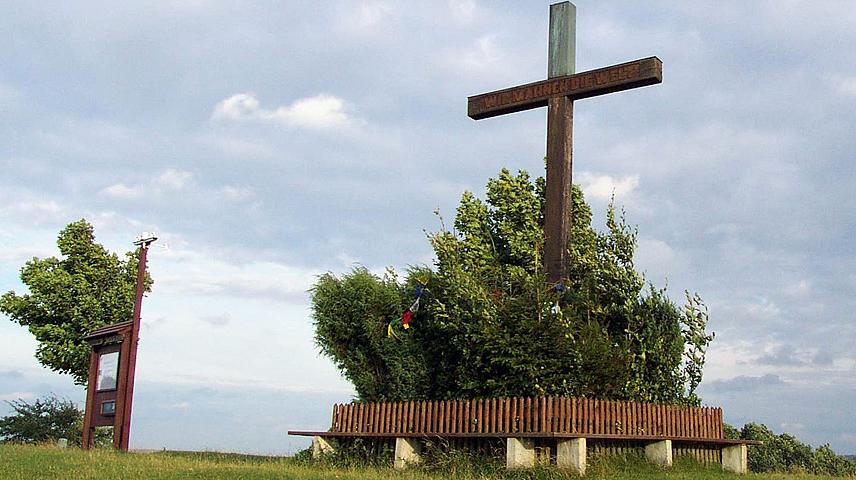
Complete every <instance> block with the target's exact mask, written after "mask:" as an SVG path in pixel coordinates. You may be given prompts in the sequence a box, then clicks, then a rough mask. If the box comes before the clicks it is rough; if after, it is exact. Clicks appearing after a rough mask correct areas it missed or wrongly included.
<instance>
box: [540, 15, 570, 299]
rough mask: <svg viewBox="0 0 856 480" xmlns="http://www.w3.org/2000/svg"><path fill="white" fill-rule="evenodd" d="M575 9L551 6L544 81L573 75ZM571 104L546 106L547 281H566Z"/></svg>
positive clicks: (556, 100) (563, 100) (560, 99)
mask: <svg viewBox="0 0 856 480" xmlns="http://www.w3.org/2000/svg"><path fill="white" fill-rule="evenodd" d="M576 14H577V9H576V7H575V6H574V4H572V3H570V2H562V3H557V4H555V5H550V46H549V60H548V67H547V78H555V77H562V76H566V75H573V74H574V72H575V65H574V63H575V58H574V57H575V47H576V45H575V44H576V39H575V36H576ZM573 124H574V101H573V100H571V98H570V97H568V96H565V95H561V96H555V97H551V98H550V99H549V100H548V103H547V191H546V199H545V202H546V205H545V208H544V210H545V211H544V265H545V267H546V270H547V281H548V282H550V283H551V284H559V283H564V282H566V281H567V279H568V275H569V267H570V258H569V257H570V251H569V250H568V242H569V241H570V235H571V210H572V207H573V202H572V199H571V168H572V165H573Z"/></svg>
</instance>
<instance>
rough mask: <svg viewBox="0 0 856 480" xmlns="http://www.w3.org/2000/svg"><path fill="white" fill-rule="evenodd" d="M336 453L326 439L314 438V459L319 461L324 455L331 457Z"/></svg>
mask: <svg viewBox="0 0 856 480" xmlns="http://www.w3.org/2000/svg"><path fill="white" fill-rule="evenodd" d="M335 451H336V450H335V449H334V448H333V445H332V444H331V443H330V441H329V440H327V439H326V438H324V437H319V436H314V437H312V458H315V459H318V458H321V457H322V456H323V455H330V454H331V453H333V452H335Z"/></svg>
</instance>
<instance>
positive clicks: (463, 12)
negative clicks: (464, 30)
mask: <svg viewBox="0 0 856 480" xmlns="http://www.w3.org/2000/svg"><path fill="white" fill-rule="evenodd" d="M449 9H450V10H451V11H452V18H453V19H455V20H457V21H459V22H469V21H470V20H472V18H473V16H474V15H475V12H476V2H475V1H474V0H449Z"/></svg>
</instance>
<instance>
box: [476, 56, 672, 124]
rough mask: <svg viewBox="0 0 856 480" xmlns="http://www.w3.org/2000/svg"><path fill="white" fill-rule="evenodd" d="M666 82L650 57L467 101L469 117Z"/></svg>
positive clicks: (514, 110)
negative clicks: (558, 98) (553, 100)
mask: <svg viewBox="0 0 856 480" xmlns="http://www.w3.org/2000/svg"><path fill="white" fill-rule="evenodd" d="M662 81H663V63H662V62H661V61H660V59H659V58H657V57H648V58H643V59H639V60H633V61H631V62H627V63H622V64H618V65H612V66H609V67H605V68H599V69H596V70H589V71H587V72H581V73H577V74H575V75H567V76H562V77H555V78H551V79H548V80H542V81H539V82H533V83H529V84H526V85H520V86H517V87H511V88H507V89H504V90H497V91H493V92H489V93H484V94H481V95H473V96H471V97H468V98H467V115H468V116H469V117H470V118H472V119H474V120H481V119H483V118H490V117H495V116H497V115H503V114H506V113H513V112H520V111H523V110H529V109H532V108H538V107H544V106H546V105H547V103H548V101H549V99H550V98H554V97H563V98H569V99H572V100H578V99H582V98H588V97H593V96H597V95H605V94H607V93H613V92H619V91H621V90H628V89H631V88H637V87H643V86H646V85H654V84H657V83H661V82H662Z"/></svg>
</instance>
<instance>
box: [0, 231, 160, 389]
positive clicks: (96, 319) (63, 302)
mask: <svg viewBox="0 0 856 480" xmlns="http://www.w3.org/2000/svg"><path fill="white" fill-rule="evenodd" d="M57 246H58V247H59V251H60V254H61V258H55V257H49V258H45V259H39V258H35V257H34V258H33V259H32V260H30V261H28V262H27V263H26V264H25V265H24V266H23V268H22V269H21V280H22V281H23V282H24V284H25V285H27V287H28V289H29V293H25V294H21V295H18V294H17V293H15V292H13V291H10V292H7V293H5V294H4V295H3V296H2V297H0V311H2V312H3V313H5V314H6V315H8V316H9V317H10V318H11V320H12V321H14V322H16V323H18V324H20V325H21V326H25V327H27V328H28V329H29V330H30V333H32V334H33V336H35V337H36V340H37V341H38V342H39V346H38V348H37V349H36V359H37V360H38V361H39V363H41V364H42V365H44V366H46V367H48V368H50V369H52V370H55V371H58V372H61V373H68V374H70V375H72V376H73V377H74V381H75V383H77V384H78V385H85V384H86V381H87V371H88V369H89V352H90V347H89V345H88V344H87V343H86V342H84V341H83V337H85V336H86V335H87V334H88V333H90V332H92V331H93V330H95V329H97V328H100V327H103V326H105V325H109V324H111V323H116V322H121V321H126V320H130V319H131V317H132V315H133V309H134V295H135V285H136V278H137V267H138V265H139V253H138V252H128V253H126V254H125V259H124V260H120V259H119V257H118V256H117V255H116V254H115V253H110V252H108V251H107V250H106V249H105V248H104V247H103V246H101V245H100V244H98V243H95V235H94V231H93V228H92V225H90V224H89V223H87V222H86V220H82V219H81V220H79V221H77V222H74V223H70V224H69V225H68V226H66V227H65V228H64V229H63V230H62V231H61V232H60V233H59V236H58V238H57ZM151 284H152V281H151V277H150V276H148V274H147V275H146V283H145V291H150V289H151Z"/></svg>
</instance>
